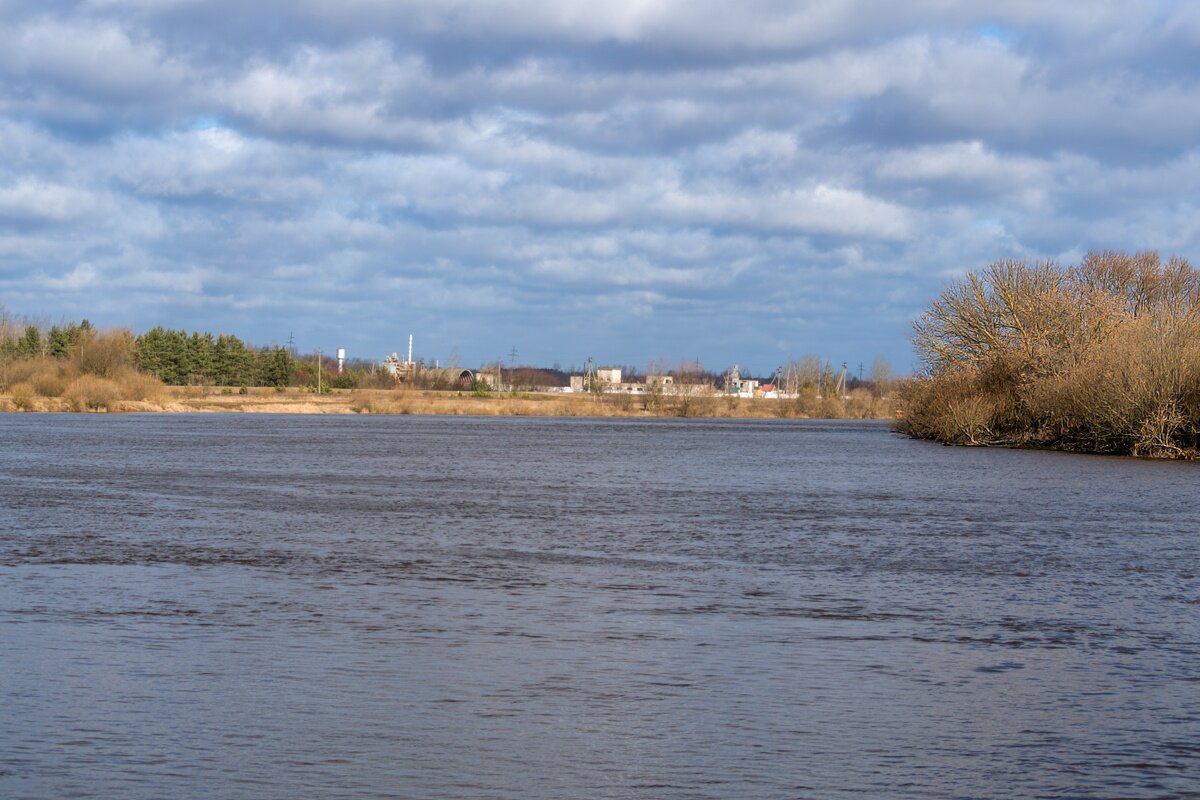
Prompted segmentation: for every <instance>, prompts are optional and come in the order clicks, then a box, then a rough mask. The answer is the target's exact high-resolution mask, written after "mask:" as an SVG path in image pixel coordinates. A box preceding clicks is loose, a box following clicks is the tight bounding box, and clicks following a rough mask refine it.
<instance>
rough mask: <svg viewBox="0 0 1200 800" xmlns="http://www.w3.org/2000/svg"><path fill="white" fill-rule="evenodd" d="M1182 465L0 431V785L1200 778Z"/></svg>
mask: <svg viewBox="0 0 1200 800" xmlns="http://www.w3.org/2000/svg"><path fill="white" fill-rule="evenodd" d="M1198 489H1200V466H1198V465H1196V464H1185V463H1165V462H1148V461H1137V460H1132V459H1123V458H1105V457H1090V456H1078V455H1067V454H1061V453H1045V452H1029V451H1016V450H984V449H964V448H948V447H942V446H940V445H934V444H930V443H925V442H916V441H911V440H908V439H904V438H902V437H899V436H897V435H895V434H893V433H892V432H890V431H889V430H888V428H887V426H886V425H885V424H881V423H873V422H868V423H859V422H816V421H787V420H780V421H762V420H759V421H753V420H731V421H721V420H628V419H622V420H612V419H549V418H488V419H485V418H446V417H443V418H435V417H414V416H406V417H379V416H345V417H341V416H339V417H331V416H323V417H302V416H274V415H233V414H226V415H179V414H159V415H78V416H74V415H46V414H42V415H33V414H30V415H14V414H6V415H0V796H3V797H5V798H60V797H77V798H115V797H121V798H162V797H192V798H235V797H237V798H240V797H255V798H259V797H279V798H295V797H319V798H343V797H344V798H376V797H404V798H734V797H737V798H742V797H745V798H807V797H811V798H841V797H846V798H849V797H858V798H861V797H913V798H918V797H919V798H952V797H953V798H957V797H1125V798H1159V797H1186V796H1192V797H1196V796H1200V547H1198V544H1200V506H1198V503H1197V500H1198V498H1200V494H1198V491H1197V490H1198Z"/></svg>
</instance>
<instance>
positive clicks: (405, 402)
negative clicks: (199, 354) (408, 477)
mask: <svg viewBox="0 0 1200 800" xmlns="http://www.w3.org/2000/svg"><path fill="white" fill-rule="evenodd" d="M78 410H79V408H78V406H77V405H75V404H72V403H71V402H70V401H68V400H66V399H63V398H59V397H41V396H33V397H29V396H20V397H17V398H14V397H13V396H12V395H11V394H0V411H8V412H17V411H26V412H68V411H78ZM89 410H90V411H93V412H100V413H130V412H167V413H172V412H174V413H179V412H185V413H196V412H200V413H260V414H261V413H267V414H418V415H432V416H462V415H473V416H543V417H720V418H733V419H743V418H744V419H755V418H758V419H889V418H891V403H890V401H889V400H888V399H886V398H877V397H873V396H872V395H871V394H870V393H867V392H855V393H853V394H852V395H851V396H850V397H849V398H846V399H834V398H829V399H820V398H817V397H815V396H812V395H804V396H801V397H798V398H790V399H775V398H745V397H727V396H716V395H714V396H706V397H695V396H670V395H666V396H663V395H660V396H639V395H626V394H620V395H619V394H613V395H590V394H560V393H550V392H545V393H543V392H518V393H505V394H489V395H484V396H476V395H473V394H470V393H466V392H439V391H418V390H409V391H406V390H385V389H362V390H356V391H339V392H332V393H328V394H321V395H318V394H314V393H311V392H304V391H301V390H297V389H290V390H286V391H282V392H277V391H275V390H273V389H251V390H249V391H248V392H247V393H246V394H240V393H237V391H236V390H228V389H219V388H211V387H183V388H171V387H168V388H165V389H164V390H163V391H162V392H161V393H159V394H158V395H156V396H150V397H147V398H146V399H143V400H113V401H111V402H108V403H106V404H103V405H100V406H98V407H96V408H93V409H89Z"/></svg>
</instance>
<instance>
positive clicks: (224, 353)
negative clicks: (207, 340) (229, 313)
mask: <svg viewBox="0 0 1200 800" xmlns="http://www.w3.org/2000/svg"><path fill="white" fill-rule="evenodd" d="M213 358H214V362H215V363H214V369H215V372H214V377H215V378H216V381H217V383H218V384H219V385H221V386H248V385H250V383H251V380H252V378H253V374H252V373H253V366H254V360H253V356H252V355H251V353H250V351H249V350H247V349H246V345H245V343H244V342H243V341H242V340H241V339H239V338H238V337H236V336H232V335H229V334H224V333H223V334H221V335H220V336H218V337H217V341H216V344H215V346H214V348H213Z"/></svg>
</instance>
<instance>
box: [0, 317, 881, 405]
mask: <svg viewBox="0 0 1200 800" xmlns="http://www.w3.org/2000/svg"><path fill="white" fill-rule="evenodd" d="M0 323H4V320H3V319H0ZM12 327H13V326H11V325H10V326H9V330H7V331H4V330H0V334H4V335H6V336H7V341H9V342H14V341H16V338H17V336H18V335H19V333H20V327H18V328H17V333H13V330H12ZM28 327H29V326H25V329H26V330H28ZM72 330H73V334H72V336H73V338H72V339H71V341H70V344H69V347H68V346H64V347H63V348H62V349H61V350H60V352H59V354H58V355H52V354H50V353H49V352H47V350H46V348H45V347H42V348H41V350H40V351H39V349H38V346H37V341H38V337H37V336H32V335H31V336H29V337H26V338H27V339H28V341H29V342H31V344H30V345H29V347H28V348H26V350H25V351H24V352H23V353H20V354H17V355H15V356H12V355H8V356H5V354H4V353H3V352H0V411H80V412H96V411H102V412H114V411H238V412H272V413H296V414H300V413H317V414H328V413H343V414H349V413H359V414H437V415H482V416H564V417H590V416H603V417H612V416H622V417H744V418H754V417H757V418H810V417H813V418H852V419H864V418H882V417H888V416H889V415H890V408H889V401H888V400H887V399H886V398H884V397H882V396H881V395H882V394H883V393H884V392H885V391H886V386H887V382H886V381H880V382H876V383H875V384H873V385H874V387H875V389H874V391H869V390H866V389H856V390H853V391H852V392H851V393H850V395H849V396H848V397H845V398H837V397H829V396H827V397H825V398H824V399H822V398H821V397H820V396H819V395H818V390H819V389H820V388H822V387H824V389H825V392H826V394H827V395H828V394H830V392H829V387H828V386H827V385H826V384H828V383H829V381H828V380H825V378H828V377H829V375H832V371H831V369H829V368H827V367H821V368H820V369H818V370H817V371H815V372H814V373H813V375H814V376H815V377H814V378H813V379H812V380H809V381H806V382H803V387H804V388H802V389H801V390H800V391H799V392H798V394H797V396H796V397H792V398H790V399H773V398H772V399H766V398H754V399H751V398H738V397H732V396H724V395H717V394H694V395H688V394H679V395H676V394H669V393H665V392H663V391H661V390H659V391H652V392H648V393H646V394H644V395H643V394H638V395H634V394H591V393H588V394H563V393H553V392H528V393H526V392H515V393H492V392H488V391H486V390H484V389H477V390H476V391H437V390H432V389H416V388H411V387H408V386H406V385H404V384H399V385H397V384H395V383H394V381H392V380H391V379H390V378H389V379H388V381H387V383H388V384H390V385H391V387H392V388H388V389H382V388H360V389H356V390H352V391H351V390H334V391H332V392H327V393H322V394H316V393H315V392H312V391H306V390H304V389H300V388H288V389H284V388H283V387H279V388H255V389H251V388H247V387H237V388H234V387H215V386H207V385H195V386H179V387H176V386H167V385H165V384H164V383H163V382H162V381H160V380H159V379H158V378H156V377H154V376H152V375H150V374H147V373H146V372H143V371H139V370H138V368H137V364H138V363H139V362H138V355H139V353H138V342H137V340H135V339H134V337H133V336H132V335H131V334H130V333H129V331H126V330H110V331H95V330H94V329H92V328H91V327H90V326H83V327H80V326H75V327H74V328H73V329H72ZM47 339H48V337H42V338H41V339H40V341H42V342H43V343H45V342H46V341H47ZM7 352H8V353H10V354H11V353H13V352H15V351H14V350H13V349H12V348H10V349H9V351H7ZM813 361H814V363H817V365H818V367H820V365H819V363H818V362H816V360H815V359H813ZM821 370H824V372H821ZM825 373H828V374H829V375H825ZM797 374H800V373H797ZM822 375H825V378H822V377H821V376H822Z"/></svg>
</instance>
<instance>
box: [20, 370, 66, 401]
mask: <svg viewBox="0 0 1200 800" xmlns="http://www.w3.org/2000/svg"><path fill="white" fill-rule="evenodd" d="M64 372H65V370H64V369H63V368H62V367H60V366H59V365H58V364H54V363H52V364H46V365H44V366H43V368H42V369H39V370H38V371H37V372H35V373H34V374H33V376H32V377H31V378H30V380H29V383H30V385H31V386H33V390H34V391H35V392H37V393H38V395H39V396H41V397H61V396H62V393H63V392H64V391H66V389H67V376H66V375H65V374H64Z"/></svg>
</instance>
